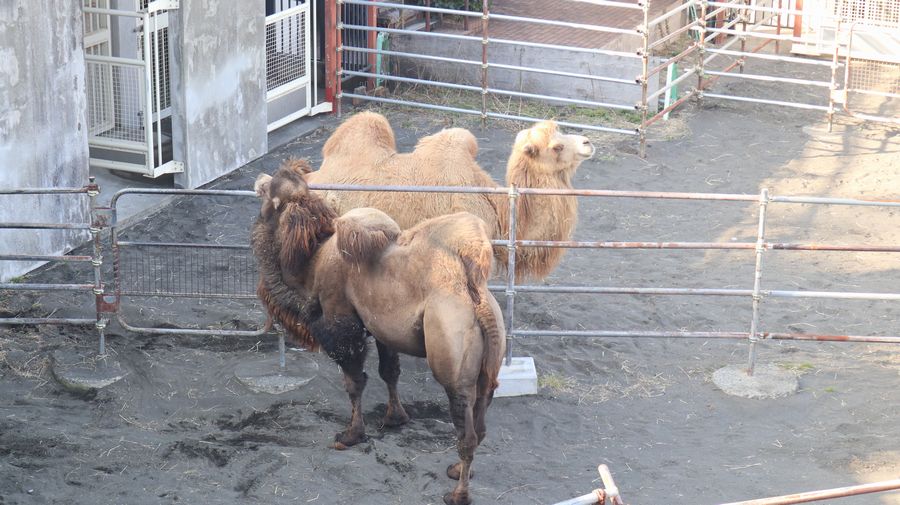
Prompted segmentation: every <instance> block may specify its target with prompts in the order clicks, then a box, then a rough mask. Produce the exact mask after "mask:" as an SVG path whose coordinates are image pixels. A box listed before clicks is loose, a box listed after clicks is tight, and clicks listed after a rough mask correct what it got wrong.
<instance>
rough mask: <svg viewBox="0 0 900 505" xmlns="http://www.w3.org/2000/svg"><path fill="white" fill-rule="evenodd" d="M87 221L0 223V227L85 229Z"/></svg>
mask: <svg viewBox="0 0 900 505" xmlns="http://www.w3.org/2000/svg"><path fill="white" fill-rule="evenodd" d="M90 227H91V225H90V224H87V223H0V229H14V230H87V229H88V228H90Z"/></svg>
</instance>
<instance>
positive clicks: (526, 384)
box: [494, 356, 538, 398]
mask: <svg viewBox="0 0 900 505" xmlns="http://www.w3.org/2000/svg"><path fill="white" fill-rule="evenodd" d="M497 380H498V381H499V382H500V387H498V388H497V390H496V391H494V397H495V398H499V397H504V396H525V395H535V394H537V391H538V380H537V370H536V369H535V368H534V358H532V357H530V356H523V357H518V358H516V357H514V358H512V360H511V362H510V364H508V365H507V364H506V360H505V359H504V360H503V366H502V367H500V376H499V377H498V379H497Z"/></svg>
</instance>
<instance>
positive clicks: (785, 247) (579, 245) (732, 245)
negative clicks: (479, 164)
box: [492, 240, 900, 253]
mask: <svg viewBox="0 0 900 505" xmlns="http://www.w3.org/2000/svg"><path fill="white" fill-rule="evenodd" d="M492 242H493V243H494V245H497V246H504V245H507V244H508V241H505V240H496V241H492ZM516 245H517V246H522V247H560V248H566V249H742V250H748V249H756V243H755V242H616V241H574V240H517V241H516ZM762 247H763V249H765V250H769V251H834V252H889V253H896V252H900V246H894V245H866V244H816V243H810V244H801V243H789V242H765V243H763V244H762Z"/></svg>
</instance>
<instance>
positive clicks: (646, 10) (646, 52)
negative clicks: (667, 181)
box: [638, 0, 656, 158]
mask: <svg viewBox="0 0 900 505" xmlns="http://www.w3.org/2000/svg"><path fill="white" fill-rule="evenodd" d="M638 5H640V6H641V12H642V13H643V15H644V21H643V24H641V28H640V32H641V39H642V44H643V46H642V47H641V103H640V104H639V105H638V108H639V109H640V111H641V127H640V131H639V132H638V133H639V135H640V144H641V145H640V156H641V158H646V157H647V112H648V110H649V107H650V104H648V103H647V95H648V92H647V87H648V85H649V81H650V76H648V75H647V74H648V73H649V70H650V0H641V1H640V2H639V4H638ZM655 111H656V107H654V112H655Z"/></svg>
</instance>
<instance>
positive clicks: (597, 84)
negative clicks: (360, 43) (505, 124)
mask: <svg viewBox="0 0 900 505" xmlns="http://www.w3.org/2000/svg"><path fill="white" fill-rule="evenodd" d="M391 37H392V38H391V49H392V50H395V51H400V52H407V53H417V54H428V55H432V56H444V57H450V58H459V59H463V60H470V61H479V62H480V61H481V42H480V41H468V40H448V39H439V38H429V37H422V36H414V35H399V36H397V35H392V36H391ZM488 61H489V62H492V63H503V64H506V65H519V66H523V67H534V68H544V69H552V70H559V71H563V72H572V73H578V74H586V75H597V76H604V77H615V78H618V79H628V80H634V79H635V78H636V77H637V76H638V75H640V74H641V60H640V59H637V58H622V57H617V56H606V55H601V54H589V53H582V52H575V51H564V50H560V49H544V48H536V47H524V46H512V45H507V44H495V45H491V46H490V47H489V48H488ZM657 63H658V58H651V63H650V66H651V67H653V66H655V65H656V64H657ZM399 68H400V72H401V75H404V76H409V77H416V76H422V77H424V78H426V79H430V80H439V81H443V82H452V83H459V84H469V85H474V86H481V65H471V64H459V63H446V62H435V61H428V60H423V59H404V60H402V61H400V64H399ZM488 78H489V82H488V85H489V86H490V87H493V88H498V89H504V90H509V91H521V92H525V93H536V94H541V95H552V96H558V97H562V98H574V99H579V100H591V101H596V102H603V103H612V104H617V105H634V104H636V103H638V102H640V101H641V88H640V86H636V85H634V86H632V85H626V84H618V83H609V82H601V81H595V80H590V79H577V78H572V77H561V76H555V75H550V74H538V73H535V72H522V71H513V70H498V69H490V70H489V72H488ZM656 89H659V85H658V83H657V82H655V81H654V82H651V84H650V92H651V93H652V92H653V91H655V90H656Z"/></svg>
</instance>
